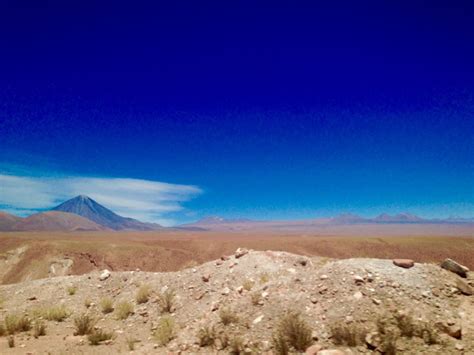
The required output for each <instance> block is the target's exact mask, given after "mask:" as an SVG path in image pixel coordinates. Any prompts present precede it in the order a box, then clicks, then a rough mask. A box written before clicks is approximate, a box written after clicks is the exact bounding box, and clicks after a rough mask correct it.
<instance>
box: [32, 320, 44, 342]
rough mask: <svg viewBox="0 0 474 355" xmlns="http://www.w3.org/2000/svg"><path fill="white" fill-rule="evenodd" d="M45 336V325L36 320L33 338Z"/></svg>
mask: <svg viewBox="0 0 474 355" xmlns="http://www.w3.org/2000/svg"><path fill="white" fill-rule="evenodd" d="M44 335H46V324H45V323H44V322H43V321H41V320H38V319H37V320H36V321H35V324H34V325H33V336H34V337H35V338H39V337H42V336H44Z"/></svg>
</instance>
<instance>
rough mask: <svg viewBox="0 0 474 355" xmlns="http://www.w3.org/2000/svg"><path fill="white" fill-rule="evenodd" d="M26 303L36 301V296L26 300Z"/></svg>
mask: <svg viewBox="0 0 474 355" xmlns="http://www.w3.org/2000/svg"><path fill="white" fill-rule="evenodd" d="M27 300H28V301H36V296H31V297H28V298H27Z"/></svg>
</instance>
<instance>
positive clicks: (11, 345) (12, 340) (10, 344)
mask: <svg viewBox="0 0 474 355" xmlns="http://www.w3.org/2000/svg"><path fill="white" fill-rule="evenodd" d="M8 347H9V348H14V347H15V338H14V337H13V335H10V336H9V337H8Z"/></svg>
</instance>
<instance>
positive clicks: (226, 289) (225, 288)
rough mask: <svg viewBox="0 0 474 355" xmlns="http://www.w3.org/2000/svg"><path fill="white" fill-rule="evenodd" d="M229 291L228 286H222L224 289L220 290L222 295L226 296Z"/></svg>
mask: <svg viewBox="0 0 474 355" xmlns="http://www.w3.org/2000/svg"><path fill="white" fill-rule="evenodd" d="M229 293H230V289H229V288H228V287H224V289H223V290H222V291H221V294H222V295H224V296H227V295H228V294H229Z"/></svg>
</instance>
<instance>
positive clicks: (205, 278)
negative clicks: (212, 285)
mask: <svg viewBox="0 0 474 355" xmlns="http://www.w3.org/2000/svg"><path fill="white" fill-rule="evenodd" d="M210 278H211V275H209V274H204V275H202V276H201V279H202V281H204V282H209V279H210Z"/></svg>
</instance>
